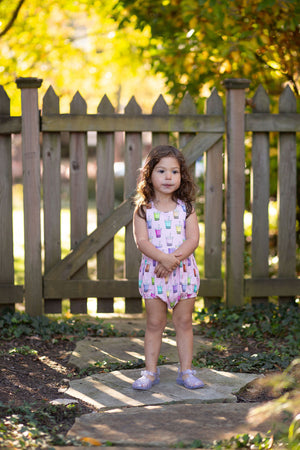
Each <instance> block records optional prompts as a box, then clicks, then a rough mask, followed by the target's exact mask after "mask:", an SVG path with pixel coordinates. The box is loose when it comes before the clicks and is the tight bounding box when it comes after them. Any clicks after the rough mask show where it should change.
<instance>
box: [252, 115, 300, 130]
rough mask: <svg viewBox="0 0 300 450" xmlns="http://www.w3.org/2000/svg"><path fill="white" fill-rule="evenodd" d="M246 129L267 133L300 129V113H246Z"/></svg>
mask: <svg viewBox="0 0 300 450" xmlns="http://www.w3.org/2000/svg"><path fill="white" fill-rule="evenodd" d="M245 131H257V132H265V133H266V132H271V131H274V132H287V133H288V132H294V131H295V132H296V131H300V117H299V114H294V113H291V112H287V113H283V112H281V113H279V114H270V113H265V112H264V113H256V114H245Z"/></svg>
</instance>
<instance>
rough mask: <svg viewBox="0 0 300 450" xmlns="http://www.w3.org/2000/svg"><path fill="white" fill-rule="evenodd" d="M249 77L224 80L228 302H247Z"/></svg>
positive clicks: (237, 303) (228, 304)
mask: <svg viewBox="0 0 300 450" xmlns="http://www.w3.org/2000/svg"><path fill="white" fill-rule="evenodd" d="M249 83H250V82H249V81H248V80H234V79H233V80H232V79H229V80H225V82H224V84H225V87H226V89H227V95H226V113H227V130H226V151H225V157H226V163H225V166H226V174H225V186H226V201H225V216H226V305H227V306H228V307H232V306H241V305H242V304H243V303H244V287H243V280H244V209H245V174H244V170H245V148H244V145H245V144H244V140H245V129H244V122H243V121H241V117H243V116H244V113H245V88H246V86H247V84H248V85H249Z"/></svg>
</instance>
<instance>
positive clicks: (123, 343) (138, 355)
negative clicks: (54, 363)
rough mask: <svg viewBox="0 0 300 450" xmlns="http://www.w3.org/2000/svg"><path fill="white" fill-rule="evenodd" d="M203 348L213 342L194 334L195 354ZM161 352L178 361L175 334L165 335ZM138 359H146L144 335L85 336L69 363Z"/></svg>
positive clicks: (80, 363)
mask: <svg viewBox="0 0 300 450" xmlns="http://www.w3.org/2000/svg"><path fill="white" fill-rule="evenodd" d="M203 349H207V350H210V349H211V343H210V342H209V341H208V340H205V339H204V338H202V337H201V336H197V335H196V336H194V354H196V353H197V352H198V351H199V350H203ZM160 354H161V355H162V356H164V357H166V358H167V362H168V363H176V362H177V361H178V353H177V345H176V337H175V336H165V337H163V339H162V346H161V351H160ZM137 359H142V360H144V359H145V358H144V338H143V337H118V338H116V337H112V338H85V339H83V340H82V341H79V342H78V343H77V345H76V348H75V349H74V350H73V352H72V355H71V357H70V359H69V363H70V364H72V365H74V366H75V367H78V368H79V369H84V368H86V367H88V366H89V365H90V364H95V363H96V362H97V361H108V362H123V363H124V362H127V361H132V360H137Z"/></svg>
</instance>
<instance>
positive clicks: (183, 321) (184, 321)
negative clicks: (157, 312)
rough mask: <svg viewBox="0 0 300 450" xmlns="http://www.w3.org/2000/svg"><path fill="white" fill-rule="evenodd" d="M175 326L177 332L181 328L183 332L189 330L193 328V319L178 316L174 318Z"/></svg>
mask: <svg viewBox="0 0 300 450" xmlns="http://www.w3.org/2000/svg"><path fill="white" fill-rule="evenodd" d="M173 324H174V327H175V330H178V329H179V328H180V329H181V330H189V329H190V328H191V327H192V324H193V322H192V317H191V316H190V315H185V314H183V315H178V316H176V317H173Z"/></svg>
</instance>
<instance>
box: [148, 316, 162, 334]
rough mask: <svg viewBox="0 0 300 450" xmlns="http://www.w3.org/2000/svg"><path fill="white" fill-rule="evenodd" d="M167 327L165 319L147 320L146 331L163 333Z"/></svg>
mask: <svg viewBox="0 0 300 450" xmlns="http://www.w3.org/2000/svg"><path fill="white" fill-rule="evenodd" d="M166 325H167V319H166V318H165V317H161V318H149V319H148V320H147V330H148V331H150V332H159V331H160V332H163V331H164V329H165V327H166Z"/></svg>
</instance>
